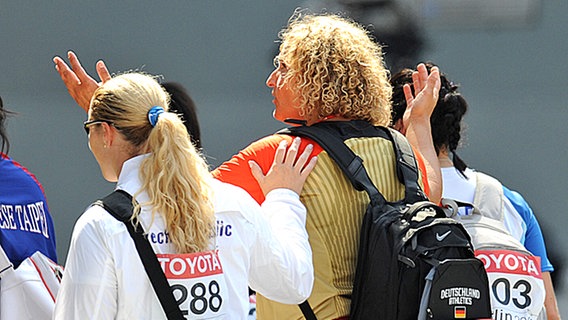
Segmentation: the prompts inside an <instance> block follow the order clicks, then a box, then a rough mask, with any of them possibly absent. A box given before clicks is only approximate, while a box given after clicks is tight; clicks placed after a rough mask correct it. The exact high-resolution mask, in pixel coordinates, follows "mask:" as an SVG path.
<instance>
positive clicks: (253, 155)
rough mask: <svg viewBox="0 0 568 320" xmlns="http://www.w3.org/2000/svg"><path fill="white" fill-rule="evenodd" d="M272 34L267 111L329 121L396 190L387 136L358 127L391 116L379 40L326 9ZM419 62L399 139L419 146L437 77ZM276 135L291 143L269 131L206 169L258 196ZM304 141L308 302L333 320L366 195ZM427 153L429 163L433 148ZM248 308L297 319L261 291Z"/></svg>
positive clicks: (346, 286) (341, 309) (339, 310)
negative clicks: (417, 84)
mask: <svg viewBox="0 0 568 320" xmlns="http://www.w3.org/2000/svg"><path fill="white" fill-rule="evenodd" d="M280 37H281V40H282V42H281V44H280V52H279V54H278V56H277V57H276V59H275V67H276V69H275V70H274V71H273V72H272V73H271V74H270V76H269V77H268V79H267V81H266V85H267V86H268V87H270V88H271V89H272V95H273V96H274V100H273V102H274V105H275V110H274V114H273V116H274V118H275V119H276V120H279V121H282V122H285V123H291V124H296V125H299V124H303V125H308V126H311V125H318V126H320V125H324V126H330V127H333V128H335V129H336V130H337V135H338V136H340V137H341V138H342V139H343V140H345V141H346V143H347V144H348V145H349V147H350V148H352V149H353V150H354V151H355V152H356V153H357V154H358V155H359V156H360V157H361V158H363V161H364V163H365V167H366V168H367V171H368V172H369V174H370V175H371V178H372V180H373V181H374V183H375V184H376V185H377V187H378V189H379V190H380V191H381V192H382V193H383V195H384V196H385V198H386V199H388V200H390V201H394V200H399V199H401V198H403V196H404V186H403V185H402V184H401V183H400V182H399V181H398V179H397V177H396V173H395V171H396V170H395V159H394V154H393V147H392V144H391V142H390V140H387V139H383V138H377V137H366V136H364V135H363V133H362V132H363V130H364V128H368V127H369V126H387V125H389V123H390V120H391V105H390V98H391V91H392V90H391V87H390V84H389V73H388V70H387V69H386V68H385V65H384V62H383V58H382V51H381V47H380V46H379V45H377V43H376V42H374V41H373V40H372V39H371V38H370V37H369V35H368V33H367V32H366V31H365V30H364V29H363V28H362V27H361V26H359V25H358V24H357V23H355V22H353V21H350V20H348V19H345V18H342V17H339V16H337V15H327V14H326V15H303V14H302V13H296V14H295V15H294V16H293V17H292V19H291V20H290V23H289V25H288V26H287V27H286V28H285V29H284V30H282V32H281V33H280ZM421 70H423V71H424V72H423V73H421V74H420V76H421V78H420V80H421V84H422V85H423V89H424V90H423V91H422V92H421V93H420V94H419V95H417V96H416V98H415V99H414V102H415V103H414V106H415V107H416V108H415V110H414V111H416V112H413V113H412V114H411V115H410V116H411V117H412V119H411V121H410V122H411V123H412V124H411V125H409V127H408V128H407V137H408V138H409V140H411V142H412V143H413V144H414V145H415V146H416V147H418V149H419V151H421V152H422V151H425V152H434V151H433V146H432V143H431V140H430V141H428V140H427V139H429V138H428V137H430V132H429V130H430V129H429V122H428V119H429V114H430V112H431V109H432V108H433V107H434V105H435V100H436V98H437V93H436V92H437V88H436V87H437V85H438V78H437V77H436V75H437V73H436V72H432V74H431V76H430V77H429V76H428V73H427V71H426V70H425V68H421ZM419 105H420V106H419ZM421 113H424V114H421ZM283 139H287V140H289V141H291V140H292V139H293V137H290V136H283V135H272V136H268V137H265V138H262V139H260V140H258V141H256V142H254V143H252V144H251V145H250V146H248V147H247V148H245V149H244V150H242V151H241V152H239V153H238V154H237V155H235V156H234V157H233V158H232V159H230V160H229V161H227V162H225V163H224V164H222V165H221V166H220V167H219V168H217V169H216V171H214V175H215V176H216V177H217V178H218V179H220V180H222V181H225V182H229V183H231V184H235V185H238V186H240V187H242V188H244V189H245V190H247V191H248V192H249V193H250V194H251V195H252V196H253V197H254V198H255V199H256V200H257V201H258V202H259V203H262V202H263V201H264V196H263V192H262V190H261V188H260V186H259V185H258V183H257V182H256V180H255V179H254V176H253V175H254V173H255V172H260V171H263V172H266V171H268V169H269V166H270V164H271V163H272V158H273V156H274V150H275V148H276V147H277V146H278V143H279V142H280V141H281V140H283ZM419 139H424V140H419ZM422 143H424V144H422ZM308 144H313V145H314V153H313V154H314V155H316V154H318V153H319V156H318V164H317V165H316V167H315V169H314V171H313V172H312V173H311V174H310V176H309V177H308V179H307V180H306V184H305V185H304V189H303V191H302V194H301V200H302V202H303V203H304V204H305V205H306V207H307V210H308V216H307V229H308V234H309V239H310V244H311V246H312V251H313V254H314V270H315V277H316V278H315V283H314V289H313V291H312V294H311V296H310V297H309V299H308V301H309V304H310V305H311V307H312V309H313V310H314V312H315V314H316V315H317V317H318V318H319V319H343V318H346V317H347V316H348V315H349V306H350V298H349V297H350V296H351V291H352V283H353V277H354V273H355V264H356V254H357V244H358V239H359V228H360V224H361V220H362V217H363V213H364V211H365V207H366V205H367V204H368V201H369V199H368V197H367V195H366V194H365V193H364V192H357V191H356V190H355V189H354V188H353V187H352V186H351V184H350V182H349V181H348V180H347V179H346V178H345V177H344V175H343V173H342V172H341V170H340V169H339V168H338V167H337V166H336V165H335V163H334V162H333V161H332V160H331V158H329V157H328V156H327V155H326V153H325V152H322V148H321V147H320V146H319V145H317V144H316V143H315V142H314V141H312V140H310V139H307V138H302V144H301V147H300V150H302V149H303V147H305V146H306V145H308ZM320 152H321V153H320ZM418 158H419V163H420V165H421V166H422V170H423V175H422V178H423V184H424V186H425V187H426V189H428V182H429V181H427V180H426V172H425V171H426V168H425V167H427V166H428V165H429V163H425V162H424V160H423V159H425V158H428V159H432V157H431V156H428V155H425V157H424V158H422V157H421V156H418ZM433 159H434V160H435V161H434V162H437V161H436V158H435V153H434V158H433ZM249 160H254V161H255V162H256V163H258V164H259V166H260V168H259V167H257V166H255V165H252V168H253V174H251V171H250V170H249V168H248V166H247V165H246V164H247V162H248V161H249ZM434 165H436V164H434ZM431 170H435V168H430V170H429V172H430V171H431ZM432 172H434V171H432ZM433 177H436V175H433ZM430 182H432V181H430ZM434 183H437V182H434ZM438 186H439V185H438V184H436V185H435V186H434V185H433V184H432V183H431V184H430V187H431V188H430V189H433V190H434V189H435V190H436V192H439V187H438ZM437 196H438V195H435V196H434V198H436V197H437ZM257 312H258V313H257V316H258V317H259V318H261V319H301V318H302V312H301V311H300V308H298V306H295V305H284V304H280V303H276V302H274V301H270V300H269V299H266V298H264V297H262V296H261V295H259V297H258V298H257Z"/></svg>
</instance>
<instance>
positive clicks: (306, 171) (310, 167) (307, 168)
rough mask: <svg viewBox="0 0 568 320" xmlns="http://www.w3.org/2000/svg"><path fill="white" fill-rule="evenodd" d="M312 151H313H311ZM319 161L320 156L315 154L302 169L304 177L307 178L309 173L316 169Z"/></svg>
mask: <svg viewBox="0 0 568 320" xmlns="http://www.w3.org/2000/svg"><path fill="white" fill-rule="evenodd" d="M310 153H311V152H310ZM317 163H318V157H317V156H314V157H312V158H311V159H310V162H308V164H307V165H306V166H305V167H304V169H302V172H301V173H302V178H304V179H306V178H307V177H308V175H309V174H310V173H311V172H312V170H314V168H315V167H316V164H317Z"/></svg>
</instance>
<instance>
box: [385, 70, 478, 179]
mask: <svg viewBox="0 0 568 320" xmlns="http://www.w3.org/2000/svg"><path fill="white" fill-rule="evenodd" d="M434 66H435V65H434V64H432V63H430V62H428V63H426V68H427V69H428V71H430V69H431V68H432V67H434ZM413 72H414V70H412V69H408V68H406V69H403V70H401V71H399V72H397V73H396V74H394V75H393V76H392V77H391V85H392V87H393V95H392V119H393V123H396V122H397V121H398V120H400V119H402V117H403V115H404V111H405V110H406V99H405V97H404V91H403V86H404V85H405V84H407V83H408V84H410V86H411V88H412V90H413V91H414V88H413V86H412V73H413ZM440 80H441V87H440V94H439V96H438V102H437V104H436V108H435V109H434V112H433V113H432V116H431V117H430V125H431V126H432V138H433V140H434V147H435V148H436V153H440V149H443V148H447V149H448V151H450V152H451V153H452V157H453V158H452V161H453V164H454V167H456V169H458V170H459V171H460V172H461V173H462V174H463V171H464V170H465V168H466V167H467V165H466V164H465V162H464V161H463V160H462V159H461V158H460V157H458V155H457V154H456V149H457V148H458V146H459V142H460V139H461V130H462V123H461V121H462V118H463V116H464V115H465V113H466V112H467V108H468V105H467V101H465V99H464V98H463V96H462V95H461V93H459V92H458V91H457V89H458V85H456V84H454V83H453V82H452V81H450V80H448V78H447V77H446V75H445V74H444V73H440Z"/></svg>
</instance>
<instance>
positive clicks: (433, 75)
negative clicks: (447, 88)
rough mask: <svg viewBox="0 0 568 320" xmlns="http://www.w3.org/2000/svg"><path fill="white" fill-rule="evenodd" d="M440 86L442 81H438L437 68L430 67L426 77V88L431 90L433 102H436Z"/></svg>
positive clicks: (438, 73)
mask: <svg viewBox="0 0 568 320" xmlns="http://www.w3.org/2000/svg"><path fill="white" fill-rule="evenodd" d="M441 85H442V81H441V80H440V70H439V69H438V67H432V69H431V70H430V75H428V87H431V88H432V95H433V97H434V99H435V100H438V94H439V93H440V87H441Z"/></svg>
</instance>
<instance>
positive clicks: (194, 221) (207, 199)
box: [91, 72, 215, 253]
mask: <svg viewBox="0 0 568 320" xmlns="http://www.w3.org/2000/svg"><path fill="white" fill-rule="evenodd" d="M168 103H169V95H168V94H167V93H166V92H165V91H164V89H163V88H162V87H161V86H160V84H159V83H158V82H157V81H156V80H155V78H154V77H152V76H149V75H146V74H142V73H136V72H133V73H125V74H122V75H119V76H116V77H114V78H112V79H111V80H109V81H107V82H105V83H104V84H103V85H102V86H101V87H99V88H98V89H97V90H96V91H95V93H94V96H93V99H92V101H91V117H92V118H93V119H98V120H103V121H108V122H109V123H112V124H113V126H115V127H116V128H117V130H118V131H119V132H120V133H121V134H122V135H123V136H124V137H125V139H126V140H127V141H129V142H130V147H129V150H127V151H128V152H129V153H130V154H131V155H132V156H134V155H137V154H144V153H148V157H147V158H145V159H144V160H143V162H142V164H141V167H140V169H139V175H140V179H141V181H142V186H141V190H144V191H146V192H147V193H148V196H149V198H150V200H149V201H148V203H143V204H140V205H149V206H150V207H151V208H152V220H153V219H154V216H155V214H156V213H160V214H161V215H162V216H163V218H164V220H165V223H166V228H167V230H168V233H169V238H170V239H171V240H172V243H173V244H174V245H175V246H176V248H177V250H178V251H179V252H180V253H193V252H200V251H205V250H209V249H210V246H211V243H212V242H211V240H212V237H213V236H214V230H215V229H214V228H215V216H214V210H213V203H212V197H213V195H212V188H211V186H210V185H209V181H210V179H211V177H210V174H209V170H208V166H207V164H206V162H205V160H204V158H203V156H202V155H201V154H200V153H199V152H198V151H197V150H196V149H195V147H194V146H193V144H192V143H191V140H190V137H189V135H188V133H187V131H186V128H185V126H184V124H183V122H182V121H181V120H180V118H179V117H178V115H176V114H174V113H171V112H167V110H168ZM153 106H161V107H162V108H164V110H166V112H164V113H162V114H161V115H160V116H159V120H158V121H157V123H156V125H155V127H152V125H151V124H150V122H149V121H148V111H149V110H150V109H151V108H152V107H153ZM141 190H140V191H141ZM140 191H138V192H137V193H139V192H140ZM140 205H139V204H137V203H135V211H134V214H133V217H132V221H133V223H138V222H139V220H138V215H139V213H140Z"/></svg>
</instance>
